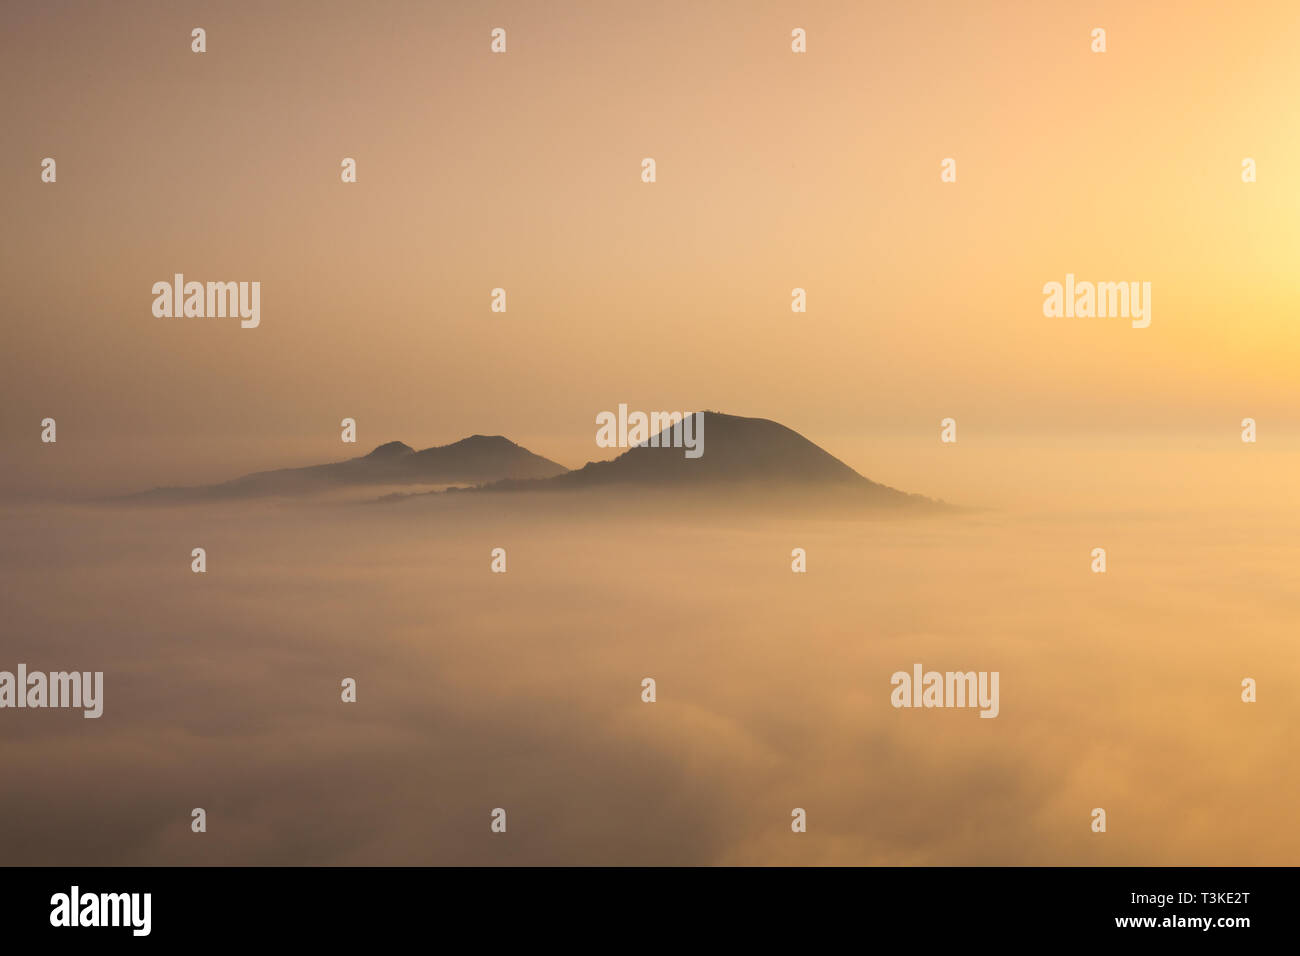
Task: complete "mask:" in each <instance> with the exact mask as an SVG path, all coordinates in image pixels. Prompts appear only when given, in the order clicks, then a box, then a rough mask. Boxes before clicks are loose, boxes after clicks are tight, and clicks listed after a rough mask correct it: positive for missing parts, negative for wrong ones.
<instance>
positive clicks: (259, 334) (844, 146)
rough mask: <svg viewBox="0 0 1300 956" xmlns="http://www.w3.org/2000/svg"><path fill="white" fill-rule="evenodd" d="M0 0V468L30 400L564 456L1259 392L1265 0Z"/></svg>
mask: <svg viewBox="0 0 1300 956" xmlns="http://www.w3.org/2000/svg"><path fill="white" fill-rule="evenodd" d="M5 18H6V30H5V31H4V34H3V38H2V39H0V45H2V47H0V52H2V53H3V55H0V79H2V80H3V83H4V88H5V90H6V91H7V92H6V95H5V97H4V102H3V106H2V107H0V109H3V114H4V115H3V122H4V127H5V148H4V150H3V151H0V181H2V182H3V183H4V193H5V195H4V201H3V206H4V216H3V219H4V227H3V229H0V237H2V238H0V242H2V243H3V245H2V246H0V281H3V287H4V290H5V297H4V302H5V305H4V322H3V332H2V333H0V334H2V335H3V339H2V343H3V359H0V361H2V362H3V368H2V371H3V381H4V386H3V398H4V414H3V434H2V435H0V438H2V439H3V441H4V444H5V446H6V449H7V450H6V455H5V457H6V458H7V459H8V458H10V456H11V455H12V456H13V460H12V461H11V465H10V468H9V471H10V474H11V475H14V474H18V475H21V474H23V473H26V474H29V475H34V474H38V473H40V471H41V469H43V468H44V467H45V466H44V465H43V464H42V463H41V462H40V461H39V459H38V458H37V457H36V456H38V455H39V453H40V452H41V451H42V449H41V448H40V446H39V442H38V438H39V422H40V420H41V419H42V418H44V417H46V416H54V417H55V418H56V419H57V420H58V422H59V429H60V445H61V446H62V445H64V443H78V442H84V443H86V445H85V447H89V446H90V444H91V443H95V444H96V447H97V448H99V449H100V451H99V452H97V454H98V455H100V456H101V457H102V456H104V455H107V456H109V457H110V458H111V457H112V456H113V455H114V454H123V455H124V454H127V451H125V450H124V449H130V452H129V454H130V455H132V456H136V457H138V456H144V457H146V458H147V457H150V454H151V453H152V455H153V456H156V458H157V459H158V460H163V461H165V460H169V459H170V458H171V457H173V456H174V455H177V454H180V451H179V449H183V448H186V447H191V446H193V445H196V444H199V445H203V446H205V447H208V448H214V449H219V450H224V452H226V453H228V456H229V457H230V459H231V460H234V459H240V460H242V458H241V454H240V453H241V449H242V450H245V452H246V450H247V449H249V448H254V447H256V448H258V449H265V448H274V447H276V443H278V442H283V443H285V445H284V447H286V448H288V447H289V443H296V444H294V445H293V447H294V448H295V449H299V450H301V449H302V447H303V443H309V444H311V443H315V442H319V447H320V453H314V452H312V453H307V452H301V454H299V452H295V454H297V455H298V458H297V459H296V460H298V461H301V460H303V459H304V458H305V459H306V460H322V459H328V458H331V457H343V454H342V452H341V449H342V451H348V450H350V449H349V448H348V447H347V446H341V445H339V443H338V429H337V425H338V422H339V420H340V419H341V418H343V417H345V416H351V417H354V418H356V419H357V421H358V422H359V424H360V440H359V445H361V446H365V447H367V448H368V447H370V446H372V445H374V444H378V443H379V442H381V441H384V440H388V439H392V438H401V439H403V440H405V441H407V442H410V443H411V444H414V445H417V446H425V445H430V444H437V443H442V442H445V441H450V440H454V439H456V438H459V437H461V436H463V435H465V434H469V433H473V432H482V433H502V434H506V435H508V436H509V437H512V438H514V439H515V440H517V441H520V442H522V443H524V444H527V445H530V447H532V446H536V450H538V451H540V452H541V453H543V454H548V455H551V456H552V457H556V458H558V459H560V460H561V461H563V462H564V463H565V464H569V465H575V464H581V462H582V461H583V460H585V459H586V458H595V457H608V455H607V453H606V452H604V451H602V450H601V449H597V448H596V447H595V446H594V442H593V441H592V437H593V435H594V424H593V423H594V416H595V414H596V413H597V412H599V411H601V410H604V409H612V408H615V407H617V405H618V403H619V402H627V403H629V404H630V405H631V406H632V407H642V408H662V409H681V410H690V409H696V408H715V409H721V410H724V411H729V412H733V413H737V414H745V415H759V416H764V417H770V418H775V419H777V420H780V421H782V422H784V423H786V424H789V425H791V427H794V428H796V429H798V430H800V431H801V432H804V433H805V434H807V435H809V437H811V438H813V439H814V440H822V441H824V442H828V439H829V438H830V437H831V436H850V437H851V436H862V437H865V438H867V439H869V438H870V437H871V436H883V435H901V436H905V437H907V438H909V439H914V438H917V437H921V438H926V437H928V436H929V435H931V434H933V435H935V436H936V437H935V440H936V441H937V431H938V422H939V419H940V418H942V417H946V416H953V417H955V418H956V419H957V420H958V421H959V422H960V423H962V424H963V425H970V426H972V430H971V431H970V432H968V433H969V434H975V433H977V432H981V431H982V432H989V433H992V432H1012V433H1023V434H1026V435H1029V436H1031V437H1032V436H1033V435H1034V434H1037V433H1044V432H1046V431H1048V430H1060V429H1065V430H1081V431H1087V432H1095V433H1102V434H1106V433H1109V432H1126V431H1130V430H1133V429H1144V428H1145V429H1191V430H1196V429H1206V430H1219V429H1226V431H1227V433H1228V434H1229V436H1230V437H1231V436H1233V435H1234V434H1235V433H1234V428H1235V426H1236V423H1237V422H1239V421H1240V419H1241V418H1243V417H1245V416H1248V415H1249V416H1253V417H1255V418H1257V419H1258V420H1260V421H1261V423H1262V425H1261V428H1262V429H1263V428H1264V424H1263V423H1266V425H1267V432H1265V433H1266V434H1271V435H1273V436H1281V435H1283V434H1291V433H1292V430H1293V429H1295V427H1296V426H1297V425H1298V424H1300V415H1298V414H1297V411H1296V409H1297V403H1296V398H1297V397H1298V396H1300V382H1298V376H1297V369H1298V368H1300V332H1298V331H1297V314H1296V313H1297V308H1296V306H1297V301H1298V299H1300V278H1298V277H1300V271H1298V270H1297V269H1296V262H1297V252H1298V251H1300V193H1298V192H1297V190H1296V188H1295V184H1296V183H1297V182H1300V150H1297V146H1298V145H1300V144H1298V143H1297V138H1298V137H1300V133H1297V131H1296V130H1297V127H1296V124H1295V117H1296V107H1295V102H1294V100H1295V91H1296V89H1297V80H1300V75H1298V73H1300V67H1297V66H1296V63H1297V60H1296V56H1295V50H1296V49H1300V14H1298V13H1297V11H1296V8H1295V5H1294V3H1293V2H1276V3H1266V2H1259V3H1252V4H1251V5H1250V11H1249V15H1248V16H1247V15H1246V14H1244V13H1243V12H1242V11H1241V10H1240V9H1236V8H1233V7H1231V6H1230V5H1224V4H1220V3H1209V2H1197V3H1187V4H1180V5H1178V6H1177V7H1176V8H1175V7H1172V6H1171V5H1169V4H1165V3H1151V4H1133V3H1093V4H1085V5H1082V6H1079V5H1066V4H1055V3H1041V2H1023V3H1020V2H1002V3H992V4H978V5H977V4H972V3H968V2H931V3H908V4H892V5H879V6H872V5H868V4H858V3H841V4H834V3H818V4H811V5H807V4H804V5H789V4H778V3H752V2H744V3H739V2H737V3H722V2H711V3H707V4H700V3H663V4H649V5H647V4H640V3H635V4H634V3H623V2H611V0H600V2H590V3H560V4H537V3H531V2H528V3H494V4H488V5H481V4H474V5H460V4H456V5H451V4H437V3H425V2H420V3H415V2H412V3H358V4H342V3H299V4H275V5H265V4H258V3H199V4H184V3H179V4H178V3H171V2H157V3H121V4H113V5H111V6H99V5H91V4H41V5H26V6H24V7H22V8H12V9H7V10H6V12H5ZM194 26H202V27H204V28H205V29H206V30H207V32H208V52H207V53H205V54H202V55H197V54H194V53H191V52H190V36H189V34H190V30H191V28H193V27H194ZM494 26H503V27H505V28H506V29H507V30H508V31H509V33H508V36H509V52H508V53H507V54H506V55H504V56H494V55H492V54H491V53H490V52H489V49H488V46H489V31H490V30H491V28H492V27H494ZM796 26H798V27H803V28H804V29H806V30H807V31H808V47H809V49H808V53H807V54H804V55H794V54H792V53H791V52H790V48H789V42H790V30H791V29H792V28H794V27H796ZM1095 26H1102V27H1105V28H1106V29H1107V31H1108V46H1109V50H1108V52H1106V53H1105V54H1101V55H1097V54H1093V53H1091V52H1090V50H1089V31H1090V30H1091V28H1093V27H1095ZM45 156H52V157H54V158H55V159H56V160H57V162H58V182H57V183H55V184H53V185H50V184H44V183H42V182H40V178H39V174H40V161H41V159H42V158H43V157H45ZM344 156H352V157H355V158H356V159H357V161H358V178H359V182H358V183H356V184H355V185H344V184H342V183H340V181H339V162H340V160H341V159H342V158H343V157H344ZM645 156H652V157H654V158H655V159H656V161H657V163H658V182H657V183H655V184H653V185H646V184H643V183H642V182H641V181H640V176H639V173H640V161H641V159H642V157H645ZM946 156H952V157H954V158H956V160H957V163H958V181H957V183H955V184H943V183H941V182H940V180H939V161H940V160H941V159H942V158H943V157H946ZM1244 156H1251V157H1254V158H1255V159H1256V160H1257V162H1258V164H1259V181H1258V182H1257V183H1255V184H1251V185H1246V184H1243V183H1242V182H1241V180H1240V164H1241V159H1242V157H1244ZM176 272H183V273H185V275H186V276H187V278H192V279H197V280H199V281H206V280H246V281H251V280H257V281H260V282H261V283H262V320H261V326H260V327H259V328H258V329H255V330H243V329H240V328H239V326H238V323H237V322H232V321H229V320H205V319H158V318H155V317H154V316H153V315H152V313H151V308H150V307H151V303H152V295H151V293H150V289H151V286H152V284H153V283H154V282H155V281H158V280H161V279H169V278H170V277H171V276H172V275H173V273H176ZM1067 272H1073V273H1075V274H1076V275H1078V276H1079V277H1080V278H1092V279H1095V280H1116V281H1118V280H1137V281H1150V282H1151V283H1152V286H1153V293H1152V295H1153V311H1154V318H1153V322H1152V325H1151V327H1150V328H1149V329H1145V330H1135V329H1132V328H1130V327H1128V324H1127V323H1126V322H1123V321H1119V320H1108V319H1047V318H1044V317H1043V315H1042V300H1043V295H1042V292H1041V288H1042V285H1043V283H1045V282H1048V281H1052V280H1056V281H1060V280H1062V279H1063V277H1064V275H1065V273H1067ZM497 286H501V287H504V288H506V290H507V293H508V301H509V311H508V312H507V313H505V314H494V313H492V312H490V311H489V308H488V306H489V296H490V290H491V289H492V288H494V287H497ZM795 286H802V287H804V288H806V289H807V290H808V297H809V311H808V313H807V314H805V315H795V314H792V313H791V312H790V308H789V301H790V290H791V288H793V287H795ZM1289 440H1291V441H1292V442H1294V440H1295V439H1294V437H1292V438H1290V439H1289ZM828 443H829V442H828ZM311 447H312V448H314V447H315V445H314V444H311ZM114 449H116V450H117V451H116V452H115V451H114ZM60 450H61V451H64V452H65V453H66V454H69V455H74V454H75V450H74V449H66V450H65V449H64V448H61V449H60ZM259 454H260V452H259ZM284 457H292V456H289V455H287V454H286V456H284ZM845 457H846V459H847V460H849V461H850V463H851V464H854V465H855V466H857V467H860V468H863V470H869V469H867V468H865V467H864V465H865V464H867V463H865V462H862V461H857V460H854V459H853V458H852V457H850V456H848V455H846V456H845ZM282 463H288V462H287V461H281V460H277V459H275V457H274V456H272V460H267V459H266V458H265V457H263V458H261V459H260V461H259V464H260V465H263V466H271V465H275V464H282ZM110 464H111V463H110ZM211 477H212V478H217V477H228V475H226V474H224V473H223V474H221V475H212V476H211Z"/></svg>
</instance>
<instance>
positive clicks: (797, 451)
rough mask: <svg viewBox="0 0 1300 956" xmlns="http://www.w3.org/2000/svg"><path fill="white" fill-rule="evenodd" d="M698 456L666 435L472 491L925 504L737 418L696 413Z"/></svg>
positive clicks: (781, 433)
mask: <svg viewBox="0 0 1300 956" xmlns="http://www.w3.org/2000/svg"><path fill="white" fill-rule="evenodd" d="M701 414H702V416H703V419H704V426H703V430H702V433H701V434H702V436H703V441H702V442H701V444H700V447H701V448H702V449H703V452H702V454H701V455H700V456H699V457H698V458H687V457H686V454H685V449H683V448H680V447H678V448H673V447H668V446H669V445H670V442H669V441H668V440H667V439H669V438H671V437H672V433H671V431H670V430H668V429H665V430H664V431H662V432H660V433H659V438H658V441H657V442H656V443H655V444H651V443H649V442H647V443H645V444H641V445H637V446H636V447H633V448H629V449H628V450H627V451H626V452H624V453H623V454H621V455H619V456H618V457H617V458H614V459H613V460H611V461H590V462H588V463H587V464H586V465H584V466H583V467H582V468H579V469H576V470H574V471H568V472H565V473H563V474H560V475H554V476H550V477H546V478H541V479H535V480H524V481H521V480H517V479H506V480H502V481H497V482H494V483H491V484H489V485H487V486H484V487H480V488H478V489H474V490H478V491H543V490H560V489H593V488H602V487H616V486H629V487H633V486H635V487H642V488H645V487H658V488H673V487H677V488H683V487H692V488H698V489H701V490H718V489H721V488H731V487H735V488H737V489H738V490H741V489H746V488H747V489H762V488H768V489H785V490H790V491H794V492H805V493H806V492H809V491H814V490H816V491H837V492H845V493H846V495H848V496H850V497H854V498H858V499H859V500H861V499H863V498H870V499H872V501H873V503H879V504H903V503H909V502H912V503H920V502H929V501H930V499H927V498H923V497H922V496H920V495H912V494H907V493H905V492H902V491H898V490H896V489H894V488H890V487H888V486H886V485H882V484H878V483H877V482H874V481H871V480H870V479H868V478H864V477H863V476H862V475H860V474H858V473H857V472H856V471H854V470H853V469H852V468H850V467H849V466H848V465H846V464H845V463H844V462H842V461H840V460H839V459H838V458H836V457H835V456H834V455H832V454H830V453H829V452H827V451H826V450H824V449H823V448H821V447H819V446H818V445H815V444H813V443H812V442H810V441H809V440H808V439H806V438H804V437H803V436H802V435H800V434H799V433H798V432H796V431H794V430H793V429H791V428H787V427H786V426H785V425H782V424H780V423H779V422H774V421H770V420H769V419H766V418H742V417H740V416H737V415H725V414H723V413H722V412H712V411H710V412H702V413H701Z"/></svg>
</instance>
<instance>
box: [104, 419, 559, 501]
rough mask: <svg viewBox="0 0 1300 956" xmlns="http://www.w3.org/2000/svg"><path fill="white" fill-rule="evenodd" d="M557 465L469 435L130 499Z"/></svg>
mask: <svg viewBox="0 0 1300 956" xmlns="http://www.w3.org/2000/svg"><path fill="white" fill-rule="evenodd" d="M565 471H567V469H566V468H565V467H564V466H563V465H559V464H556V463H555V462H553V461H551V460H549V459H547V458H543V457H542V456H541V455H535V454H533V453H532V452H531V451H529V450H528V449H527V448H523V447H521V446H519V445H516V444H515V443H514V442H512V441H510V440H509V439H507V438H503V437H502V436H500V435H471V436H470V437H469V438H462V439H461V440H460V441H458V442H453V443H452V444H450V445H439V446H437V447H435V448H426V449H424V450H423V451H416V450H415V449H414V448H412V447H411V446H410V445H407V444H405V443H404V442H400V441H390V442H388V443H386V444H383V445H380V446H379V447H378V448H376V449H374V450H373V451H372V452H370V454H368V455H362V456H360V457H358V458H349V459H347V460H346V461H337V462H331V463H330V464H325V465H309V466H307V467H305V468H281V469H278V470H276V471H259V472H255V473H254V474H251V475H244V476H243V477H241V478H235V479H232V480H230V481H226V482H222V483H221V484H217V485H201V486H197V487H191V488H155V489H153V490H152V491H146V492H142V493H141V494H137V495H132V496H130V497H133V498H160V499H162V498H166V499H210V498H243V497H258V496H263V495H303V494H313V493H319V492H322V491H330V490H335V489H340V488H350V487H356V486H365V485H407V484H426V485H432V484H443V485H454V484H469V485H479V484H485V483H490V482H494V481H499V480H502V479H539V478H550V477H552V476H555V475H559V474H563V473H564V472H565Z"/></svg>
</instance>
